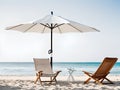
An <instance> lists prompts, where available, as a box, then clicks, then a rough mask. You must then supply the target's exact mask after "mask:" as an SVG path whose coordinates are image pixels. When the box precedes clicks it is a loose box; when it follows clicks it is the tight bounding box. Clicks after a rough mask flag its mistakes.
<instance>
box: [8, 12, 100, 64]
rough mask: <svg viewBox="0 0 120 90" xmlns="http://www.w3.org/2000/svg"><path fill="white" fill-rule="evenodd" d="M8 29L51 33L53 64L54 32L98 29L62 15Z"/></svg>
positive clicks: (49, 16)
mask: <svg viewBox="0 0 120 90" xmlns="http://www.w3.org/2000/svg"><path fill="white" fill-rule="evenodd" d="M6 29H7V30H17V31H21V32H40V33H48V32H50V33H51V49H50V50H49V51H48V53H49V54H51V57H50V58H51V65H52V53H53V48H52V42H53V40H52V37H53V32H55V33H66V32H81V33H82V32H95V31H98V32H99V30H97V29H95V28H93V27H89V26H86V25H82V24H80V23H77V22H74V21H71V20H68V19H65V18H63V17H60V16H55V15H53V12H51V15H47V16H45V17H44V18H42V19H40V20H37V21H35V22H30V23H25V24H19V25H15V26H10V27H7V28H6Z"/></svg>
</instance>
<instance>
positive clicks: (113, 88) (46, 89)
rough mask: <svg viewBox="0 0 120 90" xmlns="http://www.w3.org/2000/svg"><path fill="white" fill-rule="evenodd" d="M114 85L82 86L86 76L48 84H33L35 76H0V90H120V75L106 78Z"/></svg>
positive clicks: (59, 79)
mask: <svg viewBox="0 0 120 90" xmlns="http://www.w3.org/2000/svg"><path fill="white" fill-rule="evenodd" d="M107 77H108V78H109V79H110V80H111V81H113V82H114V84H104V85H98V84H95V83H93V80H91V81H90V83H89V84H83V83H84V81H85V80H86V79H87V78H88V76H86V75H80V76H74V81H68V80H67V79H68V76H58V77H57V81H58V83H57V84H55V83H53V84H51V85H50V84H48V83H43V85H42V86H41V85H40V82H37V84H34V80H35V76H20V75H5V76H4V75H0V90H93V89H94V90H103V89H104V90H120V75H108V76H107Z"/></svg>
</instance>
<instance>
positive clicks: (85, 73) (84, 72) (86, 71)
mask: <svg viewBox="0 0 120 90" xmlns="http://www.w3.org/2000/svg"><path fill="white" fill-rule="evenodd" d="M82 72H84V73H85V74H91V75H93V74H92V73H90V72H87V71H82Z"/></svg>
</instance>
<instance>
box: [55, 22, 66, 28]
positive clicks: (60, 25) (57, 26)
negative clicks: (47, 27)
mask: <svg viewBox="0 0 120 90" xmlns="http://www.w3.org/2000/svg"><path fill="white" fill-rule="evenodd" d="M63 24H64V23H62V24H59V25H55V27H54V28H56V27H59V26H62V25H63Z"/></svg>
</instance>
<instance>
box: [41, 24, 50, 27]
mask: <svg viewBox="0 0 120 90" xmlns="http://www.w3.org/2000/svg"><path fill="white" fill-rule="evenodd" d="M40 24H41V25H43V26H45V27H48V28H50V26H49V24H47V25H45V24H43V23H40Z"/></svg>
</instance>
